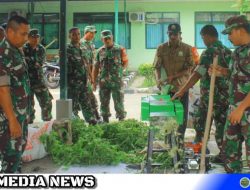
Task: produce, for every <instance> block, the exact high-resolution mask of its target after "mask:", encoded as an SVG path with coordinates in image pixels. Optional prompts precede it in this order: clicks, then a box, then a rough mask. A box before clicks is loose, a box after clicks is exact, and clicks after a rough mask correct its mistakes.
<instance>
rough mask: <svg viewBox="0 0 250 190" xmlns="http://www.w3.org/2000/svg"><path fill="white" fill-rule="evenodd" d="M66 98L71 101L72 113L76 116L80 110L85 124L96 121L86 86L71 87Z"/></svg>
mask: <svg viewBox="0 0 250 190" xmlns="http://www.w3.org/2000/svg"><path fill="white" fill-rule="evenodd" d="M68 97H69V98H70V99H72V104H73V113H74V114H78V109H79V108H80V110H82V115H83V117H84V119H85V120H86V121H87V122H90V121H92V120H96V117H95V114H94V112H93V109H92V108H91V102H90V97H89V94H88V89H87V86H85V85H81V86H71V87H70V90H69V91H68Z"/></svg>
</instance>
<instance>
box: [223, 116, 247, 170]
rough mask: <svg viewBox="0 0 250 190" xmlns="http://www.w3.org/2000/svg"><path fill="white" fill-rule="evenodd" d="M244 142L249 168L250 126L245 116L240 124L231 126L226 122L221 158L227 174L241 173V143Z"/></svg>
mask: <svg viewBox="0 0 250 190" xmlns="http://www.w3.org/2000/svg"><path fill="white" fill-rule="evenodd" d="M243 123H244V124H243ZM244 141H245V146H246V158H247V164H248V167H250V124H249V122H248V121H247V119H246V118H245V116H243V118H242V120H241V124H237V125H232V124H230V122H229V121H227V122H226V125H225V132H224V139H223V144H222V158H223V160H224V167H225V170H226V172H227V173H241V171H242V159H241V156H242V143H243V142H244Z"/></svg>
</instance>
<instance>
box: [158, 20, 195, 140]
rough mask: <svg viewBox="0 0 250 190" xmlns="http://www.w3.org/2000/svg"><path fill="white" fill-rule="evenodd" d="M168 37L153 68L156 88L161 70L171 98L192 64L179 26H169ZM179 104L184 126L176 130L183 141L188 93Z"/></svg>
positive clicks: (190, 52) (188, 74)
mask: <svg viewBox="0 0 250 190" xmlns="http://www.w3.org/2000/svg"><path fill="white" fill-rule="evenodd" d="M168 36H169V41H168V42H166V43H164V44H161V45H160V46H159V47H158V48H157V51H156V55H155V59H154V67H155V69H156V72H155V73H156V82H157V87H158V88H159V89H161V85H163V83H164V82H163V81H162V79H161V69H162V68H163V69H164V71H165V72H166V75H167V83H168V84H170V85H173V87H174V88H173V89H172V91H171V92H170V95H171V96H172V95H173V94H174V93H175V92H177V91H178V90H179V89H180V87H181V86H182V85H184V84H185V82H186V81H187V79H188V78H189V76H190V72H191V70H192V68H193V65H194V62H193V59H192V51H191V50H192V47H191V46H190V45H187V44H185V43H183V42H182V41H181V27H180V25H179V24H176V23H174V24H169V26H168ZM181 102H182V104H183V106H184V124H183V125H182V126H180V127H179V128H178V133H179V134H180V137H181V138H180V140H183V138H184V134H185V131H186V125H187V119H188V92H186V93H185V94H184V95H183V97H182V98H181Z"/></svg>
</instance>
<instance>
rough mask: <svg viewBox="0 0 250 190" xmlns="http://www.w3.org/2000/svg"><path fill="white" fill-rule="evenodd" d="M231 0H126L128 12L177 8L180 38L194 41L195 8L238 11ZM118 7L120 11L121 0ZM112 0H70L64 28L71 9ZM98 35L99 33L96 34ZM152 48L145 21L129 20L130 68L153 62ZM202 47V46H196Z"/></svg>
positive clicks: (97, 8) (108, 5)
mask: <svg viewBox="0 0 250 190" xmlns="http://www.w3.org/2000/svg"><path fill="white" fill-rule="evenodd" d="M27 4H28V3H0V13H4V12H8V11H9V10H13V9H22V10H26V11H27V10H28V5H27ZM232 4H233V2H231V1H229V2H205V1H200V2H199V1H196V2H183V3H180V2H158V3H156V2H154V3H150V2H144V3H143V2H127V12H180V24H181V27H182V37H183V41H184V42H186V43H188V44H190V45H192V46H193V45H194V44H195V41H194V38H195V12H197V11H199V12H200V11H217V12H218V11H219V12H227V11H228V12H232V11H238V10H237V9H236V8H232ZM119 9H120V11H121V12H123V9H124V7H123V1H120V5H119ZM112 11H114V3H113V2H105V3H104V2H102V3H98V2H89V1H88V2H86V1H85V2H84V1H76V2H74V1H69V2H68V6H67V28H68V29H69V28H70V27H72V26H73V13H74V12H78V13H80V12H112ZM43 12H44V13H51V12H59V2H36V3H35V13H43ZM96 37H99V36H96ZM155 51H156V50H155V49H146V45H145V23H131V49H129V50H128V55H129V59H130V68H131V69H136V68H137V67H138V66H139V65H140V64H142V63H152V62H153V59H154V54H155ZM199 51H201V50H199ZM56 52H58V50H49V51H48V53H56Z"/></svg>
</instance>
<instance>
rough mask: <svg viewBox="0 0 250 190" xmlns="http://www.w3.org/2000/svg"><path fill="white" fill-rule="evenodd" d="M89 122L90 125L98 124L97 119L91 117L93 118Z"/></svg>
mask: <svg viewBox="0 0 250 190" xmlns="http://www.w3.org/2000/svg"><path fill="white" fill-rule="evenodd" d="M88 123H89V124H90V125H96V124H97V120H95V119H91V120H89V121H88Z"/></svg>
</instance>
